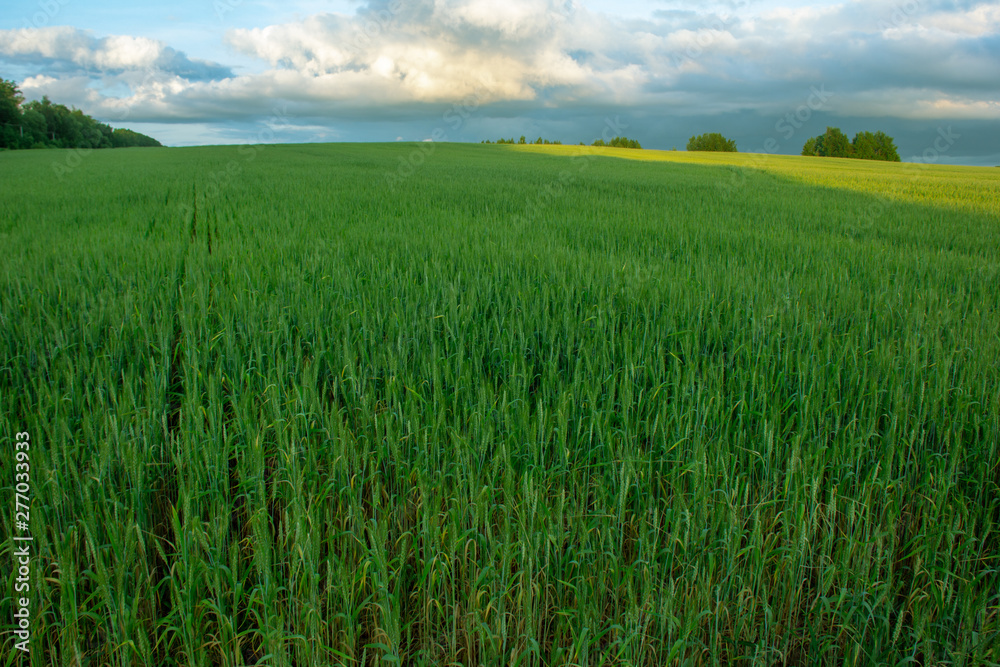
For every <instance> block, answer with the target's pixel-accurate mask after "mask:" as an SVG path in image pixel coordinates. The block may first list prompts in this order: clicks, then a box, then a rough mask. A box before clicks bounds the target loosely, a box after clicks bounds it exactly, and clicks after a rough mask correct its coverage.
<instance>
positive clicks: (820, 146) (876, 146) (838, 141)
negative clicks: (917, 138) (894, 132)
mask: <svg viewBox="0 0 1000 667" xmlns="http://www.w3.org/2000/svg"><path fill="white" fill-rule="evenodd" d="M802 154H803V155H817V156H820V157H849V158H858V159H861V160H883V161H886V162H899V161H900V159H899V153H898V152H897V151H896V144H895V143H893V139H892V137H890V136H889V135H887V134H886V133H885V132H882V131H881V130H880V131H878V132H874V133H872V132H868V131H863V132H858V133H857V134H856V135H854V140H853V141H850V142H848V141H847V136H846V135H845V134H844V133H843V132H841V131H840V129H838V128H836V127H828V128H826V132H824V133H823V134H821V135H819V136H818V137H812V138H811V139H808V140H807V141H806V143H805V145H803V146H802Z"/></svg>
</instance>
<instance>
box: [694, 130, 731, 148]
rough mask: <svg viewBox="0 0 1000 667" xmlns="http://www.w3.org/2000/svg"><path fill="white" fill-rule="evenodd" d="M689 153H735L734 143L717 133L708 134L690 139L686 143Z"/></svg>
mask: <svg viewBox="0 0 1000 667" xmlns="http://www.w3.org/2000/svg"><path fill="white" fill-rule="evenodd" d="M687 149H688V150H689V151H717V152H722V153H735V152H737V151H736V142H735V141H733V140H732V139H726V138H725V137H724V136H722V135H721V134H719V133H718V132H710V133H707V134H702V135H699V136H697V137H691V139H690V140H689V141H688V144H687Z"/></svg>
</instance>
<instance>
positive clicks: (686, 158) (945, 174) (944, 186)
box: [509, 144, 1000, 215]
mask: <svg viewBox="0 0 1000 667" xmlns="http://www.w3.org/2000/svg"><path fill="white" fill-rule="evenodd" d="M509 148H513V149H515V150H520V151H529V152H537V153H546V154H549V155H567V156H577V155H599V156H602V157H615V158H624V159H628V160H642V161H651V162H674V163H681V164H697V165H714V166H727V167H745V168H749V169H759V170H762V171H767V172H770V173H773V174H777V175H780V176H784V177H787V178H790V179H793V180H796V181H800V182H803V183H810V184H812V185H819V186H823V187H830V188H839V189H844V190H853V191H856V192H864V193H867V194H874V195H878V196H881V197H885V198H887V199H889V200H893V201H901V202H913V203H919V204H929V205H932V206H946V207H949V208H958V209H962V210H968V211H975V212H979V213H988V214H994V215H997V214H1000V169H997V168H995V167H964V166H951V165H928V164H918V163H910V162H876V161H872V160H851V159H845V158H819V157H803V156H798V155H767V154H761V153H711V152H687V151H658V150H635V149H629V148H600V147H596V146H562V145H548V146H546V145H542V146H539V145H534V144H527V145H514V146H509Z"/></svg>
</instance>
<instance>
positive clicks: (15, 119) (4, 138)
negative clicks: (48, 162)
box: [0, 79, 24, 148]
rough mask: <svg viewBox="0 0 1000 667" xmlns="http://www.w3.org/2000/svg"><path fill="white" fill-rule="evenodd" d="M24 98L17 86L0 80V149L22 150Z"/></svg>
mask: <svg viewBox="0 0 1000 667" xmlns="http://www.w3.org/2000/svg"><path fill="white" fill-rule="evenodd" d="M23 102H24V98H23V97H22V96H21V91H20V90H19V89H18V87H17V84H16V83H14V82H13V81H7V80H6V79H0V148H20V147H21V143H22V137H23V134H24V131H23V128H22V127H21V104H22V103H23Z"/></svg>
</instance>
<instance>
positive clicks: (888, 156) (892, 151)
mask: <svg viewBox="0 0 1000 667" xmlns="http://www.w3.org/2000/svg"><path fill="white" fill-rule="evenodd" d="M875 155H876V158H875V159H877V160H885V161H886V162H901V161H902V160H900V159H899V152H898V151H897V150H896V143H895V142H894V141H893V139H892V137H890V136H889V135H888V134H886V133H885V132H883V131H882V130H879V131H878V132H876V133H875Z"/></svg>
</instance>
